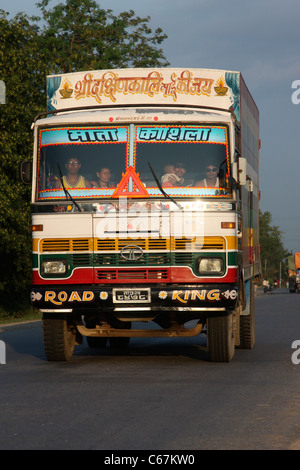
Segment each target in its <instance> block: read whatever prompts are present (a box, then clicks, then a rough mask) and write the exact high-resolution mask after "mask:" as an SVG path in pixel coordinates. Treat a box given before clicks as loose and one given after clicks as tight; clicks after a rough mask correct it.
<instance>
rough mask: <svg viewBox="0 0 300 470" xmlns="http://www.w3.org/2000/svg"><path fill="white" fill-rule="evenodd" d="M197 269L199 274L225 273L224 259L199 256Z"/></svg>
mask: <svg viewBox="0 0 300 470" xmlns="http://www.w3.org/2000/svg"><path fill="white" fill-rule="evenodd" d="M197 269H198V272H199V274H223V272H224V261H223V259H222V258H198V259H197Z"/></svg>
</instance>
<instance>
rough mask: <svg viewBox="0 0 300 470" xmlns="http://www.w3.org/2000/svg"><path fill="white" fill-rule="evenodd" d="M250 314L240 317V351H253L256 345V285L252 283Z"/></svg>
mask: <svg viewBox="0 0 300 470" xmlns="http://www.w3.org/2000/svg"><path fill="white" fill-rule="evenodd" d="M249 308H250V313H249V314H248V315H241V316H240V345H239V348H240V349H253V347H254V344H255V301H254V284H253V281H252V280H251V281H250V307H249Z"/></svg>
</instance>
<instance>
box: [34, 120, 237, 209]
mask: <svg viewBox="0 0 300 470" xmlns="http://www.w3.org/2000/svg"><path fill="white" fill-rule="evenodd" d="M149 163H150V165H151V167H152V169H153V170H154V172H155V175H156V176H157V178H158V180H159V182H160V184H161V187H162V188H163V189H164V191H165V192H166V193H168V194H169V195H171V196H172V197H178V198H180V197H200V196H201V197H205V196H206V197H213V196H215V197H216V196H220V195H222V196H223V197H224V196H230V190H229V189H228V188H227V184H226V180H227V177H228V176H229V144H228V131H227V127H226V126H225V125H224V126H222V125H219V126H209V125H201V126H197V125H190V126H188V125H184V126H183V125H182V126H179V125H137V126H133V125H129V126H76V127H71V126H66V127H56V128H45V129H40V131H39V145H38V164H37V198H36V199H37V201H45V200H57V199H65V198H66V196H65V193H64V191H63V189H62V185H63V186H64V187H65V188H66V189H68V191H69V192H70V194H71V195H72V197H73V198H77V199H95V198H97V199H99V198H111V197H118V196H122V195H123V194H124V195H129V196H132V197H135V196H136V197H143V196H145V197H156V198H157V197H163V195H162V193H161V191H160V189H159V188H158V185H157V183H156V181H155V178H154V176H153V174H152V172H151V170H150V166H149ZM60 170H61V173H62V178H61V176H60Z"/></svg>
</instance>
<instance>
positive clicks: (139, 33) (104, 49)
mask: <svg viewBox="0 0 300 470" xmlns="http://www.w3.org/2000/svg"><path fill="white" fill-rule="evenodd" d="M48 4H49V0H42V1H41V2H40V3H38V4H37V5H38V6H39V7H40V8H41V11H42V15H43V19H44V21H45V23H46V25H45V27H44V30H43V48H44V51H45V53H47V54H48V60H49V62H52V63H53V66H54V68H53V70H52V72H54V71H55V72H56V73H66V72H73V71H75V70H76V71H79V70H98V69H110V68H113V67H118V68H121V67H160V66H164V65H169V63H168V62H167V61H166V59H165V57H164V55H163V52H162V50H161V49H158V48H157V46H158V45H159V44H161V43H162V41H163V40H164V39H165V38H166V37H167V36H166V35H165V34H163V33H162V30H161V28H157V29H156V30H155V32H154V33H153V32H152V30H151V28H149V26H148V22H149V20H150V17H149V16H148V17H146V18H139V17H135V16H134V15H135V13H134V11H132V10H130V11H129V12H122V13H120V15H119V16H114V15H113V14H112V10H103V9H102V8H100V7H99V5H98V3H97V2H95V1H94V0H66V2H65V3H59V4H58V5H57V6H55V7H54V8H53V9H52V10H47V9H46V8H47V6H48Z"/></svg>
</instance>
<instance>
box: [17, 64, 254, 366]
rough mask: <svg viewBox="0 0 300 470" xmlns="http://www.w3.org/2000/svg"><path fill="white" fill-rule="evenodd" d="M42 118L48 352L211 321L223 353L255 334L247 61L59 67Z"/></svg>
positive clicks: (38, 134) (35, 245)
mask: <svg viewBox="0 0 300 470" xmlns="http://www.w3.org/2000/svg"><path fill="white" fill-rule="evenodd" d="M32 129H33V134H34V151H33V159H32V160H30V161H24V162H22V163H21V165H20V177H21V179H22V181H23V182H24V183H27V184H32V201H31V206H32V290H31V302H32V305H33V307H34V308H35V309H38V310H40V311H41V312H42V322H43V339H44V349H45V354H46V358H47V360H48V361H68V360H70V359H71V358H72V356H73V353H74V348H75V347H77V346H78V345H80V344H82V342H83V339H84V338H85V340H86V341H87V344H88V346H89V347H91V348H99V351H100V352H101V348H104V347H107V346H110V347H117V348H126V347H128V346H129V341H130V339H131V338H147V337H148V338H149V337H152V338H155V337H165V338H178V337H194V336H196V335H199V334H200V333H202V334H203V336H202V338H203V342H202V343H203V344H202V343H201V341H200V340H199V341H200V343H201V344H200V346H199V349H201V350H202V349H203V350H204V351H205V353H204V354H205V357H206V358H207V360H209V361H215V362H229V361H231V360H232V359H233V357H234V354H235V350H236V349H238V348H246V349H252V348H253V346H254V343H255V306H254V281H255V279H256V278H257V277H258V276H259V275H260V268H259V266H260V260H259V227H258V218H259V194H260V192H259V148H260V139H259V112H258V108H257V106H256V104H255V102H254V99H253V98H252V96H251V94H250V92H249V90H248V88H247V86H246V84H245V81H244V78H243V76H242V74H241V73H240V72H235V71H229V70H216V69H201V68H157V69H156V68H155V69H151V68H147V69H142V68H136V69H132V68H131V69H130V68H128V69H118V70H117V69H112V70H95V71H85V72H73V73H67V74H58V75H50V76H48V77H47V109H46V110H45V111H44V112H42V113H40V114H39V115H38V116H36V118H35V119H34V122H33V125H32ZM202 354H203V353H202Z"/></svg>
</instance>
